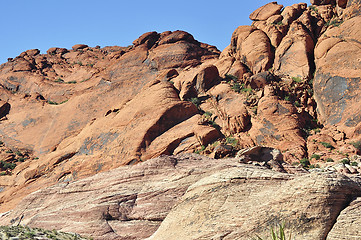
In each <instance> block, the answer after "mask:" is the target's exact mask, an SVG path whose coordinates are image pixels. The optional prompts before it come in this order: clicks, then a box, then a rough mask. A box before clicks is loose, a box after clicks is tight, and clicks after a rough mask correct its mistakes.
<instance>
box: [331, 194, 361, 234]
mask: <svg viewBox="0 0 361 240" xmlns="http://www.w3.org/2000/svg"><path fill="white" fill-rule="evenodd" d="M360 210H361V198H360V197H359V198H357V199H355V200H353V201H352V202H351V203H350V205H349V206H347V207H346V208H345V209H343V210H342V212H341V214H340V215H339V216H338V218H337V220H336V223H335V225H334V226H333V228H332V229H331V231H330V233H329V234H328V235H327V240H346V239H347V240H353V239H354V240H356V239H359V238H360V236H361V230H360V225H361V219H360Z"/></svg>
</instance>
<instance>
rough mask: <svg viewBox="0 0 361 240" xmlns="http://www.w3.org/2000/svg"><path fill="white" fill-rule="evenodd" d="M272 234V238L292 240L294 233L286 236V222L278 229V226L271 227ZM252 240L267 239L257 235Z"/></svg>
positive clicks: (275, 239) (273, 239)
mask: <svg viewBox="0 0 361 240" xmlns="http://www.w3.org/2000/svg"><path fill="white" fill-rule="evenodd" d="M277 230H278V231H277ZM270 235H271V240H291V239H292V233H290V234H289V235H288V237H287V236H286V231H285V224H284V223H282V224H279V225H278V229H277V227H276V228H271V232H270ZM252 240H265V239H264V238H261V237H260V236H257V237H256V238H253V239H252Z"/></svg>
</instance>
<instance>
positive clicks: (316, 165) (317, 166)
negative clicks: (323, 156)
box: [308, 164, 320, 169]
mask: <svg viewBox="0 0 361 240" xmlns="http://www.w3.org/2000/svg"><path fill="white" fill-rule="evenodd" d="M308 168H309V169H312V168H320V165H319V164H311V165H310V166H309V167H308Z"/></svg>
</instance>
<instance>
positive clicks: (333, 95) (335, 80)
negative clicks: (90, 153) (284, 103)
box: [314, 16, 361, 137]
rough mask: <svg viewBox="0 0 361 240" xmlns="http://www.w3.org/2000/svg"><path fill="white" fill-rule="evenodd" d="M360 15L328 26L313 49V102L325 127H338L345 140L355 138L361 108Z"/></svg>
mask: <svg viewBox="0 0 361 240" xmlns="http://www.w3.org/2000/svg"><path fill="white" fill-rule="evenodd" d="M360 21H361V16H357V17H354V18H351V19H347V20H346V21H344V22H343V23H342V24H341V25H340V26H338V27H334V26H332V27H330V28H329V29H328V30H327V31H326V32H325V33H324V35H323V36H322V37H321V38H320V39H319V41H318V43H317V45H316V49H315V58H316V67H317V70H316V74H315V82H314V86H315V99H316V102H317V106H318V112H319V116H320V119H321V120H322V121H323V122H324V123H325V124H328V125H336V124H337V125H341V126H342V127H343V128H344V129H345V131H346V132H347V135H348V137H352V136H354V135H355V134H356V135H358V132H357V131H358V130H356V129H359V128H360V126H359V122H360V121H359V119H360V107H359V105H358V104H357V102H359V97H358V96H359V95H358V92H359V88H358V85H359V83H360V80H361V78H360V72H359V69H360V67H361V62H360V61H359V56H360V54H361V52H360V51H361V50H360V48H359V46H358V45H359V43H358V42H360V41H361V30H360V29H359V28H358V27H356V26H358V25H359V24H360Z"/></svg>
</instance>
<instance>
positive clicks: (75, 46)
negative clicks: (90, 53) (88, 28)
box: [72, 44, 88, 51]
mask: <svg viewBox="0 0 361 240" xmlns="http://www.w3.org/2000/svg"><path fill="white" fill-rule="evenodd" d="M87 47H88V45H86V44H75V45H74V46H72V49H73V50H74V51H77V50H81V49H84V48H87Z"/></svg>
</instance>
